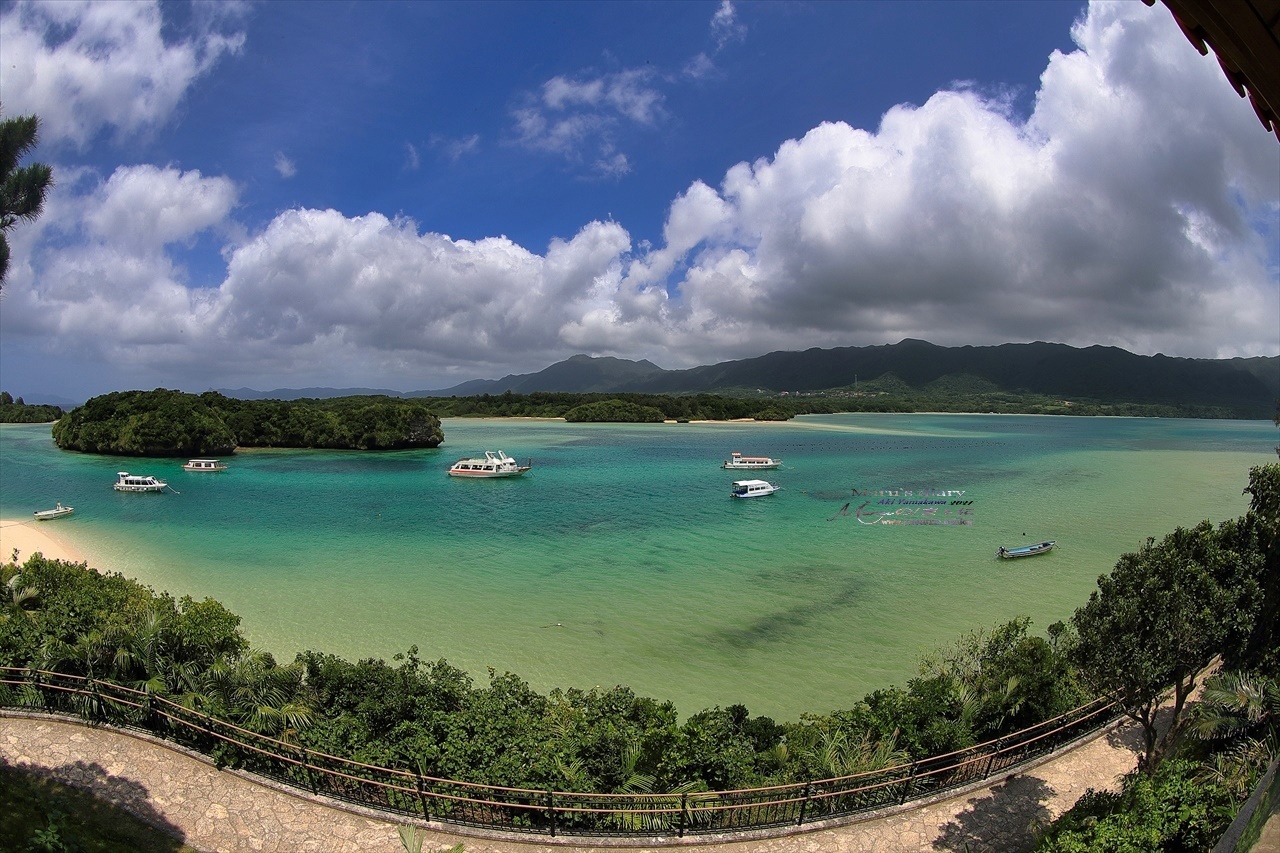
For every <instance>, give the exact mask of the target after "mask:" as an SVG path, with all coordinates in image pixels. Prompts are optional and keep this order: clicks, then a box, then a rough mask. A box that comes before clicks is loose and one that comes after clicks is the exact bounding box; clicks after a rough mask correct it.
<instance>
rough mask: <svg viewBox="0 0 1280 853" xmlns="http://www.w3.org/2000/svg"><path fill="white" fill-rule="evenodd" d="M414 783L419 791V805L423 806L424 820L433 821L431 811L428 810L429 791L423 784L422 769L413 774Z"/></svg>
mask: <svg viewBox="0 0 1280 853" xmlns="http://www.w3.org/2000/svg"><path fill="white" fill-rule="evenodd" d="M413 783H414V785H415V786H416V787H417V789H418V803H419V804H420V805H421V806H422V819H423V820H431V809H429V808H427V790H426V786H425V785H424V784H423V779H422V770H421V769H419V770H418V772H417V773H415V774H413Z"/></svg>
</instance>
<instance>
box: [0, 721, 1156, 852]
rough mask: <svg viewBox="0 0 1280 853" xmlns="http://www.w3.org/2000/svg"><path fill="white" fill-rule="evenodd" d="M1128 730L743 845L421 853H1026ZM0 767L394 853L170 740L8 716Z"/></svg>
mask: <svg viewBox="0 0 1280 853" xmlns="http://www.w3.org/2000/svg"><path fill="white" fill-rule="evenodd" d="M1135 734H1136V732H1134V731H1133V729H1132V728H1131V727H1130V726H1127V725H1122V726H1120V727H1119V728H1117V729H1113V730H1111V731H1109V732H1107V733H1105V734H1103V735H1100V736H1098V737H1096V738H1094V739H1092V740H1090V741H1087V742H1086V743H1084V744H1082V745H1080V746H1078V747H1076V748H1075V749H1072V750H1070V751H1068V752H1065V753H1063V754H1061V755H1059V756H1056V757H1055V758H1052V759H1050V760H1048V761H1046V762H1044V763H1042V764H1040V765H1038V766H1036V767H1034V768H1031V769H1028V770H1026V771H1024V772H1021V773H1018V774H1015V775H1013V776H1010V777H1008V778H1004V779H998V780H995V781H994V783H993V784H992V785H991V786H990V787H988V788H984V789H981V790H978V791H974V792H970V793H967V794H964V795H961V796H955V797H951V798H950V799H946V800H940V801H938V802H933V803H929V804H926V805H923V806H919V807H915V808H910V809H907V810H904V811H900V812H897V813H894V814H889V815H885V816H882V817H878V818H872V819H867V820H863V821H860V822H858V823H853V824H848V825H845V826H840V827H832V828H824V829H815V830H810V831H806V832H802V833H797V834H794V835H789V836H782V837H775V838H761V839H753V840H740V841H715V840H706V839H701V840H700V839H687V840H685V841H684V842H682V843H680V844H678V845H672V844H664V845H662V846H650V847H646V846H644V845H643V844H640V845H636V844H635V842H630V843H629V844H626V845H620V844H617V843H612V844H606V843H604V842H595V843H593V844H590V845H587V846H574V847H571V846H566V845H564V844H551V843H546V842H541V843H540V842H537V841H531V842H513V841H507V840H502V839H494V838H489V837H477V836H470V835H466V836H464V835H459V834H453V833H448V832H442V831H439V830H438V829H436V828H428V829H425V830H424V831H423V832H424V835H425V838H426V840H425V843H424V844H423V847H422V849H423V851H424V853H440V851H445V850H448V849H449V848H451V847H453V846H454V845H456V844H459V843H461V844H463V845H464V847H465V850H466V853H572V851H577V853H605V851H617V850H620V849H625V850H629V851H633V852H634V853H659V851H666V853H669V851H671V850H672V849H686V848H692V849H694V850H697V851H706V853H917V851H919V853H939V851H942V853H947V852H948V851H951V853H965V851H967V853H1018V851H1025V850H1027V849H1029V847H1030V845H1031V844H1032V843H1033V840H1034V833H1035V830H1036V828H1037V827H1038V826H1041V825H1043V824H1045V823H1048V822H1049V821H1051V820H1053V819H1054V818H1055V817H1057V816H1058V815H1060V814H1061V813H1062V812H1064V811H1065V810H1066V809H1068V808H1070V807H1071V805H1072V804H1073V803H1075V801H1076V799H1077V798H1079V796H1080V795H1081V794H1083V793H1084V791H1085V789H1086V788H1088V787H1094V788H1103V787H1111V788H1114V787H1115V782H1116V779H1117V778H1118V777H1119V776H1120V775H1122V774H1123V773H1126V772H1128V771H1129V770H1132V769H1133V767H1134V765H1135V763H1136V749H1135V746H1136V744H1135V737H1134V735H1135ZM0 761H3V762H7V763H8V764H10V765H16V766H26V767H29V768H31V769H33V770H36V771H38V772H44V773H48V774H50V775H51V776H53V777H55V778H57V779H58V780H60V781H63V782H67V783H70V784H72V785H75V786H77V787H80V788H84V789H87V790H89V791H92V792H94V793H95V794H97V795H99V796H100V797H102V798H104V799H106V800H109V801H111V802H113V803H115V804H117V805H120V806H121V807H123V808H126V809H128V810H129V811H130V812H132V813H133V814H135V815H137V816H138V817H140V818H142V819H143V820H146V821H148V822H149V823H152V824H153V825H156V826H160V827H161V828H164V829H166V830H167V831H169V832H170V833H171V834H173V835H175V836H177V837H180V838H182V840H183V841H184V842H185V843H186V844H188V845H190V846H192V847H195V848H197V849H199V850H204V851H219V853H223V851H225V853H238V851H264V853H294V851H307V852H308V853H310V851H315V853H347V851H351V853H365V851H375V852H376V853H381V852H382V851H386V853H397V851H403V849H404V848H403V847H402V845H401V842H400V836H399V832H398V824H397V822H396V821H395V820H394V819H387V818H386V817H385V816H380V815H377V814H376V813H357V812H355V811H352V810H350V809H348V808H346V807H343V808H338V807H333V806H330V805H327V804H326V803H325V802H317V801H316V800H315V799H313V798H309V797H306V796H304V795H299V794H294V793H289V792H287V791H286V790H282V789H279V788H277V787H275V786H273V785H271V784H270V783H265V784H264V783H262V782H261V781H254V780H252V779H250V778H248V777H246V776H243V775H240V774H239V773H236V772H233V771H225V770H222V771H220V770H218V769H216V768H215V767H214V766H213V765H211V764H210V763H209V762H208V761H207V760H205V759H203V758H201V757H199V756H197V755H196V754H194V753H188V752H186V751H184V750H181V749H175V748H174V747H172V746H171V745H168V744H165V743H163V742H162V741H157V740H154V739H151V738H148V737H146V736H135V735H131V734H124V733H122V732H118V731H113V730H110V729H100V728H92V727H88V726H83V725H79V724H75V723H66V722H60V721H56V720H51V719H47V718H41V717H25V716H22V717H18V716H0Z"/></svg>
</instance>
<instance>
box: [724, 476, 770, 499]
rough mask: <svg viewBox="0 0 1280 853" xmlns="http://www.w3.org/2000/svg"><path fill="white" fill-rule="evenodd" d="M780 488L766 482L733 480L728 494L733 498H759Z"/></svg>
mask: <svg viewBox="0 0 1280 853" xmlns="http://www.w3.org/2000/svg"><path fill="white" fill-rule="evenodd" d="M781 488H782V487H781V486H775V485H774V484H773V483H770V482H768V481H766V480H735V481H734V483H733V491H731V492H729V494H730V495H732V496H733V497H735V498H761V497H764V496H765V495H771V494H773V493H774V492H776V491H778V489H781Z"/></svg>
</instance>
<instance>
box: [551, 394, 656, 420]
mask: <svg viewBox="0 0 1280 853" xmlns="http://www.w3.org/2000/svg"><path fill="white" fill-rule="evenodd" d="M564 419H565V420H566V421H568V422H569V423H571V424H574V423H629V424H660V423H662V422H663V420H665V416H664V415H663V414H662V410H661V409H655V408H654V407H653V406H641V405H640V404H638V403H632V402H630V401H628V400H601V401H600V402H598V403H584V404H583V405H581V406H574V407H573V408H572V409H570V410H569V411H567V412H565V413H564Z"/></svg>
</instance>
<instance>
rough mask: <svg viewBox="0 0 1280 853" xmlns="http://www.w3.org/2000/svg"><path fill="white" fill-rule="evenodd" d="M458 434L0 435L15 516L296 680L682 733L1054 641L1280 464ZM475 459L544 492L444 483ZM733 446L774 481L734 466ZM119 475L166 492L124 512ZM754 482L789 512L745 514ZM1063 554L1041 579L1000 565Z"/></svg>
mask: <svg viewBox="0 0 1280 853" xmlns="http://www.w3.org/2000/svg"><path fill="white" fill-rule="evenodd" d="M444 431H445V437H446V444H445V446H444V447H442V448H440V449H438V450H431V451H410V452H399V453H385V454H366V453H354V452H328V451H297V450H278V451H277V450H254V451H241V452H240V453H238V454H236V455H235V456H234V457H232V458H230V459H228V460H226V461H228V462H229V463H230V465H231V468H230V470H228V471H225V472H222V473H218V474H208V473H202V474H197V473H188V472H184V471H182V470H181V468H180V463H181V461H182V460H138V459H128V460H125V459H119V458H110V457H94V456H84V455H79V454H72V453H64V452H61V451H59V450H57V449H56V448H55V447H54V446H53V444H52V441H51V439H50V438H49V428H48V426H5V427H3V428H0V515H3V517H4V518H7V519H13V518H29V517H30V514H31V513H32V512H33V511H34V510H36V509H42V508H46V507H48V506H52V505H53V503H54V501H62V502H63V503H64V504H70V505H72V506H75V508H76V514H75V515H74V516H71V517H69V518H66V519H62V520H59V521H56V522H49V523H48V524H50V525H54V524H56V525H57V527H56V528H51V529H52V530H55V531H56V532H57V533H58V534H59V535H61V536H63V537H65V538H66V539H67V540H68V541H69V542H70V543H71V544H73V545H74V546H75V547H76V548H77V549H78V550H79V551H80V552H81V553H83V554H85V555H86V556H88V557H89V558H90V563H91V564H92V565H94V566H96V567H99V568H106V569H113V570H118V571H121V572H123V573H124V574H126V575H128V576H131V577H136V578H138V579H139V580H141V581H143V582H144V583H147V584H150V585H151V586H153V587H155V588H156V589H166V590H169V591H170V592H173V593H174V594H176V595H184V594H189V595H192V596H194V597H196V598H201V597H204V596H211V597H213V598H217V599H219V600H220V601H222V602H223V603H225V604H226V605H227V606H228V607H230V608H231V609H232V610H233V611H235V612H236V613H238V614H240V616H241V617H243V620H244V621H243V624H242V627H243V629H244V630H245V632H246V633H247V634H248V636H249V637H250V638H251V640H252V641H253V642H254V644H255V645H257V646H260V647H262V648H266V649H269V650H271V651H272V652H274V653H275V654H276V656H277V658H280V659H282V660H288V659H291V658H292V656H293V654H294V653H295V652H296V651H298V650H300V649H306V648H314V649H320V650H323V651H328V652H333V653H336V654H339V655H342V656H344V657H347V658H349V659H357V658H363V657H383V658H389V657H390V656H391V655H393V654H395V653H396V652H399V651H404V650H405V649H407V648H408V647H409V646H410V645H411V644H416V645H417V646H418V648H419V654H420V655H421V656H422V657H424V658H428V659H434V658H438V657H443V658H447V659H448V660H449V661H450V662H451V663H453V664H455V665H457V666H461V667H463V668H465V669H467V670H469V671H471V672H472V673H473V674H474V675H475V676H476V678H477V680H479V681H481V682H483V681H484V680H485V679H486V677H487V676H486V674H485V673H486V668H487V667H493V668H494V669H496V670H498V671H499V672H502V671H508V670H509V671H512V672H515V673H518V674H520V675H521V676H523V677H524V678H526V679H528V680H529V681H530V683H531V684H532V685H533V686H534V687H535V688H536V689H538V690H541V691H547V690H550V689H551V688H552V687H557V686H560V687H570V686H579V687H592V686H594V685H602V686H610V685H614V684H627V685H630V686H631V687H632V688H633V689H635V690H636V692H638V693H640V694H642V695H649V696H654V697H657V698H661V699H672V700H674V701H675V702H676V705H677V708H678V709H679V711H680V712H681V714H682V715H683V714H689V713H693V712H694V711H697V710H700V709H702V708H706V707H711V706H713V705H721V706H725V705H729V704H734V703H742V704H745V705H746V706H747V707H748V708H749V709H750V710H751V711H752V712H753V713H756V714H768V715H771V716H774V717H775V718H778V719H795V718H797V717H798V716H799V715H800V714H801V713H802V712H805V711H815V712H826V711H830V710H832V709H834V708H840V707H848V706H850V705H852V704H853V703H854V702H856V701H857V700H858V699H860V698H861V697H862V696H863V695H864V694H865V693H867V692H868V691H870V690H873V689H876V688H878V687H884V686H887V685H888V684H890V683H898V684H902V683H903V682H905V680H906V679H907V678H908V677H910V675H911V674H912V673H913V671H914V666H915V663H916V660H917V658H918V657H919V655H920V653H921V652H922V651H925V650H928V649H930V648H933V647H936V646H938V645H941V644H945V643H950V642H951V641H952V640H953V639H955V638H956V637H957V636H958V635H959V634H960V633H962V632H964V631H967V630H970V629H973V628H977V627H980V626H989V625H991V624H993V623H995V622H997V621H1001V620H1006V619H1009V618H1012V617H1014V616H1017V615H1023V614H1025V615H1028V616H1031V617H1032V619H1033V620H1034V625H1035V630H1037V631H1043V629H1044V627H1045V626H1047V625H1048V624H1049V623H1051V622H1053V621H1055V620H1057V619H1061V618H1064V617H1067V616H1069V615H1070V613H1071V612H1072V611H1073V610H1074V609H1075V608H1076V607H1077V606H1079V605H1080V604H1081V603H1083V601H1084V600H1085V599H1086V598H1087V596H1088V594H1089V592H1090V590H1092V589H1093V587H1094V584H1095V581H1096V579H1097V576H1098V575H1099V574H1102V573H1106V572H1108V571H1110V569H1111V568H1112V566H1113V565H1114V564H1115V561H1116V558H1117V557H1118V555H1119V554H1121V553H1123V552H1124V551H1130V550H1134V549H1135V548H1136V547H1137V546H1138V545H1139V544H1140V543H1141V542H1142V541H1143V539H1145V537H1147V536H1157V537H1158V536H1161V535H1163V534H1164V533H1167V532H1169V531H1170V530H1172V529H1173V527H1174V526H1176V525H1191V524H1195V523H1197V522H1198V521H1200V520H1202V519H1205V518H1208V519H1210V520H1212V521H1214V522H1218V521H1222V520H1224V519H1227V518H1232V517H1235V516H1238V515H1240V514H1241V513H1243V512H1244V510H1245V508H1246V506H1247V499H1246V497H1245V496H1243V495H1242V494H1241V490H1242V488H1243V487H1244V485H1245V484H1246V482H1247V474H1248V469H1249V467H1250V466H1253V465H1259V464H1265V463H1267V462H1274V461H1275V460H1276V453H1275V450H1274V447H1275V445H1276V441H1277V433H1276V429H1275V427H1274V426H1273V425H1272V424H1271V423H1270V422H1269V421H1193V420H1158V419H1154V420H1147V419H1127V418H1124V419H1102V418H1054V417H1030V416H1027V417H1021V416H985V415H909V416H893V415H831V416H809V417H803V418H799V419H797V420H795V421H792V422H788V423H780V424H763V423H762V424H755V423H717V424H661V425H659V424H653V425H571V424H565V423H562V422H559V421H540V420H464V419H451V420H446V421H445V422H444ZM486 449H489V450H497V449H501V450H505V451H506V452H507V453H508V454H510V455H512V456H515V457H517V458H519V459H520V460H521V461H523V460H524V458H525V457H532V459H533V463H534V468H533V471H532V472H530V473H529V474H528V475H526V476H525V477H524V478H521V479H518V480H481V481H473V480H468V481H463V480H457V479H453V478H450V477H447V476H446V475H445V470H446V469H447V468H448V466H449V463H451V462H452V461H453V460H454V459H456V458H458V457H459V456H464V455H473V454H478V453H479V452H481V451H483V450H486ZM733 450H740V451H742V452H744V453H746V454H758V455H770V456H775V457H781V458H782V459H783V460H784V467H783V468H782V469H780V470H777V471H771V472H764V473H761V474H743V473H738V474H736V475H735V474H734V473H732V472H728V471H723V470H721V469H720V467H719V465H720V462H721V461H722V460H723V459H725V458H727V457H728V455H729V453H730V452H731V451H733ZM119 470H128V471H131V472H132V473H141V474H155V475H157V476H159V477H161V478H162V479H167V480H168V481H169V482H170V483H171V485H173V486H174V487H175V488H176V489H177V490H178V491H179V492H180V494H172V493H169V494H164V495H150V494H120V493H117V492H115V491H114V490H113V489H112V488H111V484H112V483H113V482H114V481H115V472H116V471H119ZM748 476H760V477H763V478H764V479H769V480H771V481H773V482H776V483H779V484H780V485H781V486H782V487H783V489H782V491H780V492H778V493H777V494H775V495H772V496H770V497H765V498H756V499H751V500H734V499H732V498H730V497H729V486H730V482H731V481H732V480H734V479H742V478H745V477H748ZM855 489H857V490H859V491H865V492H875V491H891V490H900V489H911V490H913V491H914V492H917V493H918V492H920V491H922V490H928V489H933V490H942V491H963V492H964V495H963V497H962V498H959V499H963V500H971V501H972V502H973V503H972V504H971V505H969V506H967V507H957V506H946V507H941V508H939V509H938V510H936V511H935V513H944V512H945V513H949V514H948V515H945V516H944V515H942V514H935V516H934V517H933V520H935V521H940V520H946V521H960V520H965V521H969V522H972V523H971V524H914V525H912V524H892V525H891V524H880V523H867V522H869V521H877V520H886V519H894V518H896V519H901V520H906V519H907V518H909V517H910V515H909V514H910V513H913V512H914V513H919V512H920V510H917V509H915V508H914V507H913V508H911V509H908V510H907V511H905V512H904V513H902V514H900V515H898V516H892V517H890V516H869V515H867V514H868V513H870V512H872V511H874V510H879V511H892V510H896V509H901V507H900V506H898V505H894V506H884V505H876V502H877V501H879V500H880V499H881V498H880V497H879V496H868V497H855V496H854V494H853V492H854V490H855ZM913 497H917V498H918V497H919V495H918V494H917V495H915V496H913ZM891 499H894V500H896V499H897V498H891ZM952 499H957V498H955V497H953V498H952ZM868 501H870V502H871V504H870V505H869V506H867V507H866V508H864V509H863V517H862V518H861V519H859V518H858V516H857V510H858V508H859V507H860V506H862V505H863V504H864V503H866V502H868ZM846 504H848V508H847V509H846V510H844V512H843V513H842V508H844V507H845V505H846ZM961 510H968V511H969V513H970V514H968V515H963V516H962V515H960V514H959V513H960V512H961ZM915 518H916V519H925V518H927V516H923V515H919V514H917V515H915ZM1050 538H1052V539H1056V540H1057V542H1058V548H1057V549H1056V550H1055V551H1053V552H1052V553H1050V554H1047V555H1044V556H1040V557H1035V558H1030V559H1026V560H1016V561H998V560H996V559H995V558H994V556H993V555H994V552H995V549H996V548H997V547H998V546H1000V545H1009V546H1015V545H1023V544H1028V543H1031V542H1035V541H1040V540H1041V539H1050Z"/></svg>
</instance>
